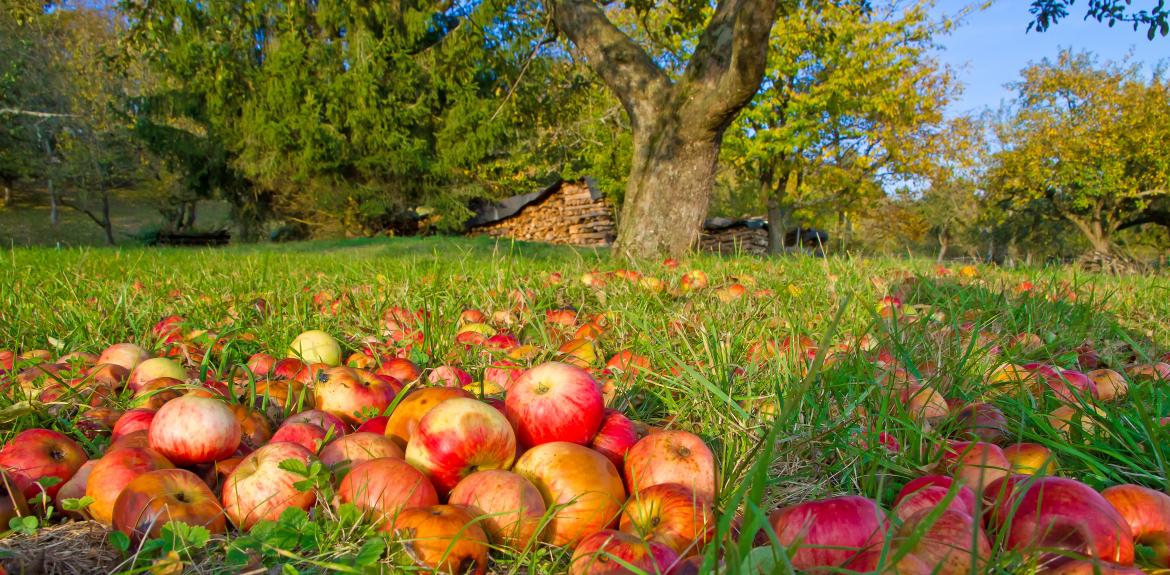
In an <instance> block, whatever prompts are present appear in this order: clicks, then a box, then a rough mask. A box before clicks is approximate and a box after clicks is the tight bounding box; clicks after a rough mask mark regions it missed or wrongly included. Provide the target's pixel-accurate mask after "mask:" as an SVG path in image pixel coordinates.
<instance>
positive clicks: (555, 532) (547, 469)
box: [513, 441, 626, 545]
mask: <svg viewBox="0 0 1170 575" xmlns="http://www.w3.org/2000/svg"><path fill="white" fill-rule="evenodd" d="M513 471H515V472H516V473H517V474H518V475H521V476H523V477H524V478H525V479H527V480H529V481H531V482H532V484H533V485H535V486H536V488H537V489H538V490H539V491H540V494H541V496H542V497H543V498H544V503H545V506H547V507H549V508H553V507H558V509H557V510H556V511H555V512H554V514H553V517H552V521H551V523H550V529H551V533H550V535H549V541H550V542H551V543H552V544H553V545H571V544H573V543H576V542H577V541H579V540H580V539H581V538H582V537H584V536H585V535H588V534H589V533H592V532H593V531H596V530H598V529H603V528H606V527H608V526H609V525H610V524H612V523H613V521H614V520H615V519H617V517H618V514H619V513H620V511H621V506H622V503H623V502H624V501H625V499H626V490H625V486H624V485H623V484H622V479H621V477H620V476H619V475H618V471H617V468H615V467H614V466H613V463H611V462H610V461H609V459H606V457H605V456H604V455H602V454H600V453H598V452H596V451H593V450H592V449H589V448H588V447H584V446H581V445H577V444H575V443H568V442H563V441H560V442H553V443H545V444H541V445H538V446H536V447H534V448H532V449H530V450H528V451H527V452H525V453H524V455H521V456H520V459H518V460H517V461H516V465H515V467H514V468H513Z"/></svg>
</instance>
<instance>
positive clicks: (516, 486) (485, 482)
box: [448, 469, 546, 550]
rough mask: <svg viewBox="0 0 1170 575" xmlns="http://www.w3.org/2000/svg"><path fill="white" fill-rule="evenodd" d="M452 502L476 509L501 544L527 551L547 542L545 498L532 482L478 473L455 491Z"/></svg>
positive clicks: (510, 474) (500, 472)
mask: <svg viewBox="0 0 1170 575" xmlns="http://www.w3.org/2000/svg"><path fill="white" fill-rule="evenodd" d="M448 502H449V503H450V504H452V505H466V506H468V507H470V508H472V509H473V510H475V511H476V514H477V516H479V517H481V518H482V522H483V528H484V531H487V534H488V536H489V537H490V538H491V540H492V542H493V543H496V544H498V545H502V546H505V547H509V548H511V549H516V550H523V549H526V548H529V547H530V546H531V545H535V544H536V543H539V542H540V541H542V540H543V539H544V534H545V524H544V515H545V510H546V507H545V504H544V498H543V497H541V495H540V491H539V490H538V489H537V488H536V486H535V485H533V484H532V482H531V481H528V480H527V479H525V478H524V477H522V476H520V475H518V474H516V473H513V472H511V471H504V470H502V469H490V470H487V471H476V472H475V473H472V474H471V475H468V476H467V477H464V478H463V479H462V480H461V481H460V482H459V483H458V484H457V485H456V486H455V488H454V489H452V490H451V494H450V496H449V497H448Z"/></svg>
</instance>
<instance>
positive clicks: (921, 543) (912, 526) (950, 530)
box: [892, 508, 991, 575]
mask: <svg viewBox="0 0 1170 575" xmlns="http://www.w3.org/2000/svg"><path fill="white" fill-rule="evenodd" d="M922 530H925V531H923V532H922V533H921V534H920V533H918V532H919V531H922ZM903 543H906V544H908V545H910V549H909V550H910V553H911V554H913V555H915V556H917V557H918V558H919V559H921V560H923V562H925V563H926V564H928V565H934V566H935V568H934V573H935V575H967V574H968V573H983V572H985V571H986V567H987V562H988V559H989V558H990V557H991V544H990V543H989V542H988V540H987V535H986V534H984V533H983V528H982V527H980V526H979V522H978V521H976V520H975V519H973V518H972V517H971V515H970V514H968V513H965V512H963V511H959V510H957V509H953V508H948V509H945V510H943V511H942V512H941V513H940V514H936V513H935V512H934V510H933V509H922V510H919V511H918V512H916V513H914V514H913V515H911V516H909V517H907V518H906V519H905V521H904V522H903V523H902V527H901V528H899V529H898V532H897V535H895V538H894V543H893V544H892V548H894V549H900V547H899V546H900V545H901V544H903Z"/></svg>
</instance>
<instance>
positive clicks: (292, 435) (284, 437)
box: [270, 421, 331, 453]
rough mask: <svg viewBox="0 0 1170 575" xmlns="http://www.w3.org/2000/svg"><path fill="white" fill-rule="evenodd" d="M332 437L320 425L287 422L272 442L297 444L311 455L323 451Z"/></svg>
mask: <svg viewBox="0 0 1170 575" xmlns="http://www.w3.org/2000/svg"><path fill="white" fill-rule="evenodd" d="M329 437H331V435H330V434H329V432H328V431H326V430H325V429H324V428H323V427H321V426H320V425H316V424H313V423H309V422H307V421H294V422H292V423H288V422H285V424H284V425H281V426H280V427H278V428H277V429H276V433H273V434H272V439H271V440H270V441H272V442H274V443H275V442H288V443H295V444H297V445H299V446H301V447H304V448H305V449H307V450H309V452H310V453H317V452H318V451H320V450H321V446H322V445H324V444H325V443H327V440H328V439H329Z"/></svg>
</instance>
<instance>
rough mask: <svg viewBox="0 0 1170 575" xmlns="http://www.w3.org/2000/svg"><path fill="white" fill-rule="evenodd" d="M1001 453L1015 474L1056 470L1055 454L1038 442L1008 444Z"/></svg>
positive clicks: (1051, 472)
mask: <svg viewBox="0 0 1170 575" xmlns="http://www.w3.org/2000/svg"><path fill="white" fill-rule="evenodd" d="M1003 454H1004V456H1005V457H1007V459H1008V461H1010V462H1011V464H1012V473H1014V474H1017V475H1052V474H1053V473H1054V472H1055V471H1056V456H1055V455H1054V454H1053V453H1052V450H1051V449H1048V448H1047V447H1044V446H1043V445H1040V444H1039V443H1016V444H1014V445H1009V446H1007V447H1005V448H1003Z"/></svg>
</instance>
